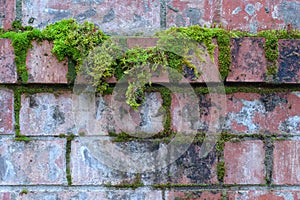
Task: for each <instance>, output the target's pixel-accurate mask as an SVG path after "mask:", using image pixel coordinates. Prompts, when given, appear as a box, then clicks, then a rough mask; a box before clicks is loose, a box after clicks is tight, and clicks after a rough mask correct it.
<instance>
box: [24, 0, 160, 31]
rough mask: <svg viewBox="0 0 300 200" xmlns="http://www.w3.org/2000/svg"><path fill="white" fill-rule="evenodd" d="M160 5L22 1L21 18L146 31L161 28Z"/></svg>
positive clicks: (39, 23)
mask: <svg viewBox="0 0 300 200" xmlns="http://www.w3.org/2000/svg"><path fill="white" fill-rule="evenodd" d="M159 10H160V4H159V1H158V0H154V1H143V2H140V1H132V0H131V1H122V0H113V1H107V0H105V1H104V0H102V1H91V0H89V1H70V0H68V1H67V2H61V1H58V0H54V1H53V0H51V1H50V0H46V1H43V2H40V1H23V2H22V20H23V22H24V24H25V25H32V26H34V27H38V28H44V27H45V26H46V25H47V24H50V23H54V22H56V21H59V20H61V19H67V18H75V19H76V20H77V21H79V22H84V21H90V22H93V23H95V24H97V25H98V26H99V28H100V29H101V30H103V31H105V32H110V33H113V34H120V35H122V34H125V35H126V34H130V33H140V32H143V33H147V32H149V31H150V32H151V33H152V32H153V30H158V29H159V28H160V18H159V17H160V14H159V13H160V12H159ZM30 19H34V21H33V22H32V23H30V21H31V20H30Z"/></svg>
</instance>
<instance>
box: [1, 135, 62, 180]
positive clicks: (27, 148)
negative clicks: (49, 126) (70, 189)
mask: <svg viewBox="0 0 300 200" xmlns="http://www.w3.org/2000/svg"><path fill="white" fill-rule="evenodd" d="M65 144H66V142H65V140H46V141H42V140H36V141H30V142H16V141H13V140H10V139H4V138H1V139H0V152H1V156H0V169H1V170H0V180H1V182H0V185H37V184H38V185H43V184H46V185H59V184H60V185H65V184H66V182H67V181H66V173H65V163H66V162H65V149H64V148H65Z"/></svg>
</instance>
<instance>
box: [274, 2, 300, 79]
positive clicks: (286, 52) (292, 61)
mask: <svg viewBox="0 0 300 200" xmlns="http://www.w3.org/2000/svg"><path fill="white" fill-rule="evenodd" d="M299 9H300V4H299ZM278 45H279V66H278V73H277V76H276V79H277V80H276V81H279V82H280V83H282V82H284V83H300V40H279V41H278Z"/></svg>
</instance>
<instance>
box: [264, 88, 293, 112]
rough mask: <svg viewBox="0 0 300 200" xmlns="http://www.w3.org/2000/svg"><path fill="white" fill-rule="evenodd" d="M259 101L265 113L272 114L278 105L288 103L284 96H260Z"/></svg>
mask: <svg viewBox="0 0 300 200" xmlns="http://www.w3.org/2000/svg"><path fill="white" fill-rule="evenodd" d="M259 100H260V101H261V102H262V103H263V105H264V107H265V109H266V111H267V112H272V111H273V110H274V109H275V107H276V106H278V105H279V104H282V103H285V104H287V103H288V101H287V99H286V98H285V97H284V94H274V93H272V94H262V95H261V98H260V99H259Z"/></svg>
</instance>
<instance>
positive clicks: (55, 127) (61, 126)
mask: <svg viewBox="0 0 300 200" xmlns="http://www.w3.org/2000/svg"><path fill="white" fill-rule="evenodd" d="M73 119H74V118H73V113H72V95H71V93H70V92H65V93H64V94H61V95H58V96H56V95H54V94H52V93H37V94H32V95H25V94H23V95H22V96H21V110H20V130H21V133H22V134H24V135H35V136H38V135H47V136H49V135H59V134H67V133H74V132H75V129H74V120H73Z"/></svg>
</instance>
